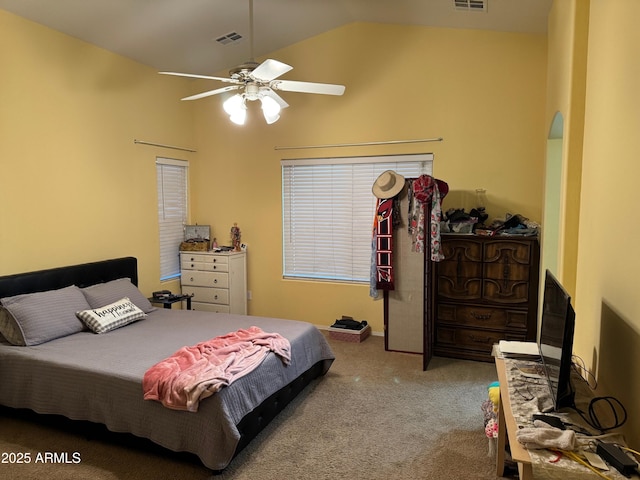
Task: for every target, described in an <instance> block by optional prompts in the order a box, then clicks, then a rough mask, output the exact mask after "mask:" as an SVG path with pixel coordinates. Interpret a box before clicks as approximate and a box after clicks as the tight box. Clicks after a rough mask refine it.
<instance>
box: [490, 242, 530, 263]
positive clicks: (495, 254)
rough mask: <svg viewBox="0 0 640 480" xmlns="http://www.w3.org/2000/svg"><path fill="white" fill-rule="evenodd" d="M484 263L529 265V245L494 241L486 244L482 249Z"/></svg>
mask: <svg viewBox="0 0 640 480" xmlns="http://www.w3.org/2000/svg"><path fill="white" fill-rule="evenodd" d="M483 260H484V261H485V263H503V262H504V261H505V260H506V261H508V262H509V263H517V264H520V265H529V264H530V263H531V243H530V242H522V241H520V242H514V241H512V240H496V241H491V242H487V244H486V245H485V247H484V258H483Z"/></svg>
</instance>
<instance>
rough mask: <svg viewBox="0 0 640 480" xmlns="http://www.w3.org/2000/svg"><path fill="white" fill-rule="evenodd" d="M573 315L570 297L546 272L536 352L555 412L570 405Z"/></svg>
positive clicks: (571, 400) (571, 399) (550, 274)
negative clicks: (538, 355)
mask: <svg viewBox="0 0 640 480" xmlns="http://www.w3.org/2000/svg"><path fill="white" fill-rule="evenodd" d="M574 329H575V313H574V311H573V307H572V306H571V297H570V296H569V294H568V293H567V291H566V290H565V289H564V287H563V286H562V285H561V284H560V282H559V281H558V280H557V279H556V278H555V277H554V276H553V274H552V273H551V272H550V271H549V270H547V271H546V275H545V281H544V296H543V301H542V318H541V323H540V335H539V337H538V349H539V350H540V356H541V357H542V363H543V365H544V369H545V375H546V376H547V379H548V382H549V389H550V390H551V398H552V400H553V408H554V410H558V409H560V408H562V407H569V406H573V388H572V386H571V378H570V377H571V364H572V360H571V357H572V354H573V332H574Z"/></svg>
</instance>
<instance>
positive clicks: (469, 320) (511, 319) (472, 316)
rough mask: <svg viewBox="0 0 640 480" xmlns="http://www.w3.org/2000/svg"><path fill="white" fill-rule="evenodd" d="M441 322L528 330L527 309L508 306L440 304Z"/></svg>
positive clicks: (439, 319)
mask: <svg viewBox="0 0 640 480" xmlns="http://www.w3.org/2000/svg"><path fill="white" fill-rule="evenodd" d="M437 321H438V323H439V324H443V323H448V324H450V325H455V326H471V327H481V328H489V329H494V330H502V331H522V332H526V330H527V312H526V310H509V309H506V308H496V307H482V306H466V305H455V304H443V303H441V304H440V305H438V319H437Z"/></svg>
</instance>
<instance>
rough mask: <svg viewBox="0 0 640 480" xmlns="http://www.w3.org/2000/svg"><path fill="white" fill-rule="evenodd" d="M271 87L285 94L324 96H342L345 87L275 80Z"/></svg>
mask: <svg viewBox="0 0 640 480" xmlns="http://www.w3.org/2000/svg"><path fill="white" fill-rule="evenodd" d="M270 87H271V88H273V89H274V90H282V91H283V92H300V93H321V94H323V95H342V94H343V93H344V90H345V87H344V85H334V84H331V83H313V82H296V81H295V80H275V81H273V82H271V84H270Z"/></svg>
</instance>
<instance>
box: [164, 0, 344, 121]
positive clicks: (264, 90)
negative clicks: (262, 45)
mask: <svg viewBox="0 0 640 480" xmlns="http://www.w3.org/2000/svg"><path fill="white" fill-rule="evenodd" d="M249 24H250V25H249V30H250V41H251V60H250V61H248V62H246V63H243V64H241V65H238V66H237V67H235V68H233V69H231V70H230V71H229V77H228V78H227V77H211V76H208V75H196V74H191V73H179V72H159V73H161V74H163V75H176V76H179V77H190V78H200V79H205V80H217V81H219V82H224V83H231V84H232V85H228V86H226V87H222V88H216V89H214V90H208V91H206V92H203V93H198V94H196V95H191V96H189V97H185V98H182V100H198V99H200V98H205V97H210V96H212V95H218V94H220V93H224V92H230V91H233V90H237V91H238V93H236V94H235V95H233V96H232V97H230V98H229V99H227V100H226V101H225V102H224V103H223V108H224V110H225V112H227V114H228V115H229V118H230V119H231V121H232V122H234V123H236V124H238V125H243V124H244V122H245V120H246V117H247V105H246V102H247V101H255V100H260V103H261V105H262V112H263V115H264V118H265V120H266V122H267V123H268V124H271V123H274V122H276V121H277V120H278V119H279V118H280V111H281V110H282V109H283V108H286V107H288V106H289V104H288V103H287V102H285V101H284V99H283V98H282V97H281V96H280V95H278V94H277V93H276V92H275V90H280V91H283V92H299V93H319V94H323V95H342V94H343V93H344V90H345V87H344V85H334V84H330V83H313V82H299V81H295V80H279V79H278V78H279V77H280V76H282V75H284V74H285V73H287V72H288V71H290V70H292V69H293V67H292V66H290V65H287V64H286V63H282V62H279V61H278V60H272V59H268V60H265V61H264V62H262V63H257V62H255V61H254V60H253V58H254V57H253V0H249Z"/></svg>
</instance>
